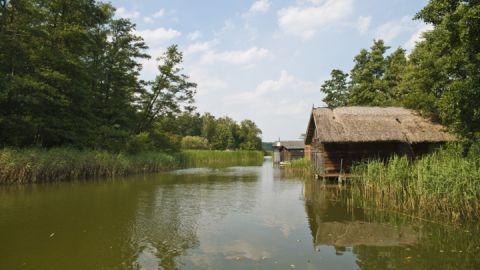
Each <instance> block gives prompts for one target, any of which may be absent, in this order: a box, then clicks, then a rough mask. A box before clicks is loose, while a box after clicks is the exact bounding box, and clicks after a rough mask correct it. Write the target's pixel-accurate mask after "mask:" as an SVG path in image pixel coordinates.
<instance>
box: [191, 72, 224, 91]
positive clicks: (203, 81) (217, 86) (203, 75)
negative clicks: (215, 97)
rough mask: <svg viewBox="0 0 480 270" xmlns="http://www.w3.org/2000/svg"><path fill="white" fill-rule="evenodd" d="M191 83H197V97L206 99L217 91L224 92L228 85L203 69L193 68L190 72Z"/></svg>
mask: <svg viewBox="0 0 480 270" xmlns="http://www.w3.org/2000/svg"><path fill="white" fill-rule="evenodd" d="M188 74H189V76H190V79H191V81H193V82H195V83H197V97H200V98H202V97H204V96H206V95H208V94H211V93H215V92H216V91H220V90H224V89H225V88H226V87H227V83H226V82H225V81H224V80H222V79H220V78H217V77H216V76H218V74H216V75H214V74H212V73H210V72H208V71H207V70H205V69H203V68H201V67H193V68H191V69H189V72H188Z"/></svg>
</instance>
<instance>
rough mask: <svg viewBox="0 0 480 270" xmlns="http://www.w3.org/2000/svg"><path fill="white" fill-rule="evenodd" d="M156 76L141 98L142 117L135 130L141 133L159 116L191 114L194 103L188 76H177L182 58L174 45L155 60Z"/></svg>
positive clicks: (192, 86) (193, 86)
mask: <svg viewBox="0 0 480 270" xmlns="http://www.w3.org/2000/svg"><path fill="white" fill-rule="evenodd" d="M158 60H159V61H160V65H159V66H158V71H159V72H160V74H159V75H157V77H156V78H155V81H153V82H152V83H151V84H150V86H151V89H150V90H149V91H148V90H147V91H144V93H143V95H142V102H141V103H142V113H141V114H142V117H141V120H140V124H139V127H138V130H139V131H143V130H145V129H148V128H149V127H151V125H152V123H153V122H154V120H155V119H156V118H157V117H158V116H160V115H176V114H179V113H180V112H182V110H187V111H191V110H192V109H193V107H192V104H193V102H194V98H193V97H194V95H195V92H196V90H195V88H196V86H197V85H196V84H195V83H193V82H190V81H189V77H188V76H187V75H185V74H181V71H182V68H180V67H178V65H180V64H181V63H182V61H183V55H182V53H181V52H180V51H178V46H177V45H173V46H170V47H168V48H167V51H166V52H165V53H164V55H163V56H162V57H160V58H159V59H158Z"/></svg>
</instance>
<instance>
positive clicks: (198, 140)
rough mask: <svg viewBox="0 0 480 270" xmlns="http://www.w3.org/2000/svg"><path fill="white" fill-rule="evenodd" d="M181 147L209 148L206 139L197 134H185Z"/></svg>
mask: <svg viewBox="0 0 480 270" xmlns="http://www.w3.org/2000/svg"><path fill="white" fill-rule="evenodd" d="M181 145H182V149H195V150H202V149H203V150H205V149H208V148H209V145H208V140H207V139H205V138H202V137H199V136H185V137H183V138H182V142H181Z"/></svg>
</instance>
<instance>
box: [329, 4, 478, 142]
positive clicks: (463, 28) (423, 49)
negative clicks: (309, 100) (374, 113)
mask: <svg viewBox="0 0 480 270" xmlns="http://www.w3.org/2000/svg"><path fill="white" fill-rule="evenodd" d="M416 19H422V20H424V21H425V22H426V23H430V24H432V25H433V27H434V28H433V30H431V31H428V32H426V33H425V34H424V38H425V40H424V41H421V42H419V43H417V45H416V46H415V48H414V49H413V50H412V52H411V53H410V55H409V56H408V59H407V57H406V55H405V50H403V49H402V48H398V49H397V50H395V51H394V52H392V53H391V54H390V55H388V56H386V57H385V53H386V51H387V50H388V48H389V47H388V46H385V44H384V42H383V41H381V40H378V41H374V44H373V45H372V47H371V48H370V50H366V49H362V50H361V51H360V53H359V54H358V55H357V56H355V58H354V63H355V65H354V67H353V69H352V70H351V71H350V73H349V74H346V73H343V72H342V71H339V70H333V71H332V74H331V76H332V78H331V79H330V80H327V81H325V83H324V84H323V85H322V88H321V91H322V92H324V93H325V94H326V97H325V99H324V102H325V103H326V104H327V105H328V106H329V107H337V106H345V105H364V106H392V105H393V106H404V107H407V108H412V109H415V110H418V111H420V112H422V113H424V114H426V115H428V116H431V117H432V118H434V119H437V120H439V121H440V122H441V123H443V124H445V125H447V126H448V127H449V128H450V130H452V131H454V132H456V133H457V134H459V135H460V136H461V137H464V138H467V139H469V140H471V141H478V140H479V139H480V106H478V100H480V72H479V70H480V39H479V36H480V3H478V1H459V0H457V1H445V0H431V1H430V2H429V3H428V5H427V6H426V7H425V8H424V9H422V10H421V11H420V12H419V13H418V14H417V15H416ZM348 76H349V77H350V80H349V81H347V80H346V78H347V77H348Z"/></svg>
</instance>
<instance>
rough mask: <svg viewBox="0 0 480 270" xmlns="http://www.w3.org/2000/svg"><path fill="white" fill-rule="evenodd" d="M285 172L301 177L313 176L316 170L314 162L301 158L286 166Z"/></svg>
mask: <svg viewBox="0 0 480 270" xmlns="http://www.w3.org/2000/svg"><path fill="white" fill-rule="evenodd" d="M285 171H286V172H287V173H291V174H295V175H300V176H304V177H305V176H311V175H313V174H314V173H315V172H314V169H313V166H312V162H311V161H310V160H307V159H304V158H301V159H295V160H292V161H291V162H290V163H288V164H286V165H285Z"/></svg>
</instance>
